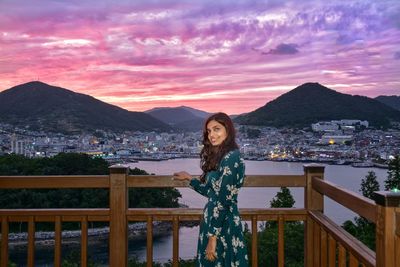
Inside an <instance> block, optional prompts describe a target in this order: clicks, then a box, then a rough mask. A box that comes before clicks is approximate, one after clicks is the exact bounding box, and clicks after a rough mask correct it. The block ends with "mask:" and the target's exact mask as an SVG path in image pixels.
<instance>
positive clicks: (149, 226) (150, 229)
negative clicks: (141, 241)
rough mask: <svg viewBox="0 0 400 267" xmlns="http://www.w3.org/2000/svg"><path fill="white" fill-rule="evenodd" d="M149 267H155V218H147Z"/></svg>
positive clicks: (147, 256)
mask: <svg viewBox="0 0 400 267" xmlns="http://www.w3.org/2000/svg"><path fill="white" fill-rule="evenodd" d="M146 248H147V255H146V258H147V264H146V266H147V267H152V266H153V218H152V217H151V216H148V217H147V245H146Z"/></svg>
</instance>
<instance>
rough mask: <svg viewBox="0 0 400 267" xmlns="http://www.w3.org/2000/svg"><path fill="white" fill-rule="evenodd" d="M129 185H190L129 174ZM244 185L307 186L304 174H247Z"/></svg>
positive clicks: (163, 178)
mask: <svg viewBox="0 0 400 267" xmlns="http://www.w3.org/2000/svg"><path fill="white" fill-rule="evenodd" d="M127 179H128V181H127V185H128V187H140V188H144V187H151V188H157V187H188V186H189V182H187V181H184V182H182V181H176V180H173V179H172V175H128V178H127ZM243 186H244V187H281V186H286V187H305V186H306V180H305V177H304V175H246V178H245V180H244V184H243Z"/></svg>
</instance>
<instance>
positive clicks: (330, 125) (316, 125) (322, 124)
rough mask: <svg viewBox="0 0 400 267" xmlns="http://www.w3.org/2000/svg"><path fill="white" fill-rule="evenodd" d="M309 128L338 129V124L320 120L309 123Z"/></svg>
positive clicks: (317, 130) (319, 130) (321, 129)
mask: <svg viewBox="0 0 400 267" xmlns="http://www.w3.org/2000/svg"><path fill="white" fill-rule="evenodd" d="M311 128H312V130H313V131H314V132H322V131H336V130H339V125H337V124H336V123H333V122H328V121H320V122H317V123H313V124H311Z"/></svg>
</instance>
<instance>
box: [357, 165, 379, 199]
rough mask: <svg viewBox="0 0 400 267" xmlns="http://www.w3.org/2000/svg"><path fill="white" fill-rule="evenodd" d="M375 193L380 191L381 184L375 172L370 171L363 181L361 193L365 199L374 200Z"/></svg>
mask: <svg viewBox="0 0 400 267" xmlns="http://www.w3.org/2000/svg"><path fill="white" fill-rule="evenodd" d="M374 191H379V183H378V180H377V177H376V174H375V172H374V171H369V172H368V174H367V175H366V176H365V178H364V179H362V180H361V188H360V192H361V193H362V195H363V196H364V197H367V198H369V199H373V196H374V194H373V193H374Z"/></svg>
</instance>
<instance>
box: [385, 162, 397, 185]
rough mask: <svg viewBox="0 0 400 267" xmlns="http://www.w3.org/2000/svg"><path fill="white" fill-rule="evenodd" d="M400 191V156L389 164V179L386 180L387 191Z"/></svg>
mask: <svg viewBox="0 0 400 267" xmlns="http://www.w3.org/2000/svg"><path fill="white" fill-rule="evenodd" d="M395 188H397V189H400V155H397V156H395V157H394V159H392V160H391V161H390V162H389V170H388V177H387V179H386V180H385V190H386V191H389V190H393V189H395Z"/></svg>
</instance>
